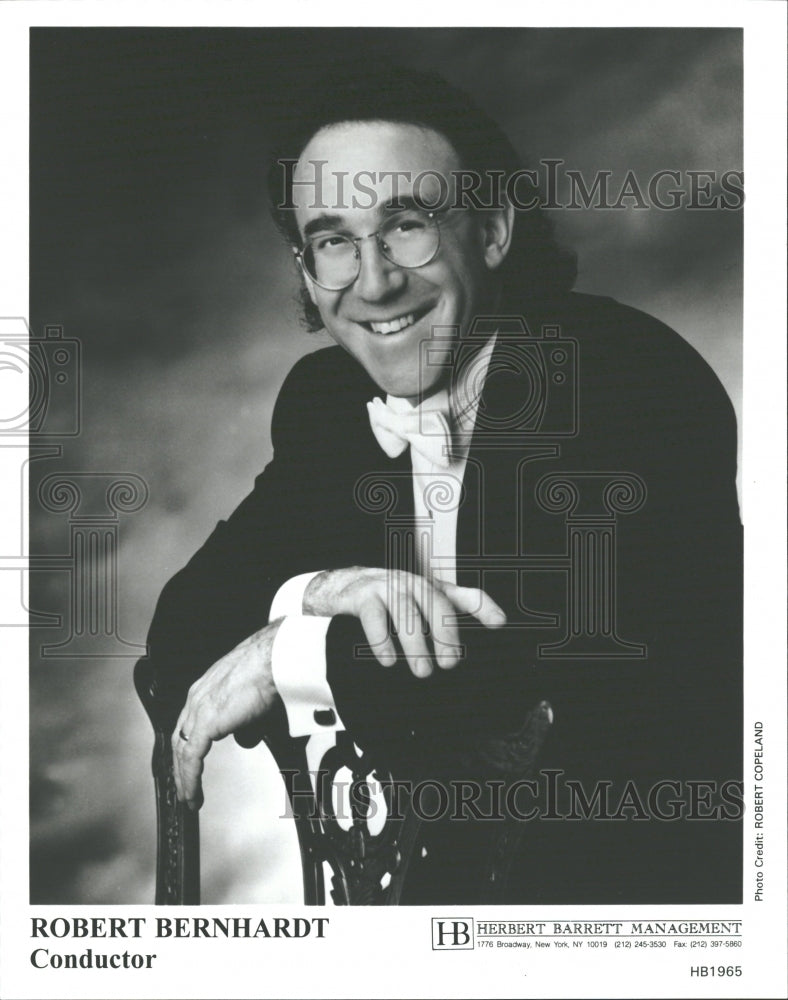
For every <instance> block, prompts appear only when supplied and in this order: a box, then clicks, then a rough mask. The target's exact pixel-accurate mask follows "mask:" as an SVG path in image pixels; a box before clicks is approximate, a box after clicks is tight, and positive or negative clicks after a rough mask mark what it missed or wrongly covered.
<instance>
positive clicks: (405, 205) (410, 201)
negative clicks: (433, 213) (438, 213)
mask: <svg viewBox="0 0 788 1000" xmlns="http://www.w3.org/2000/svg"><path fill="white" fill-rule="evenodd" d="M381 207H382V209H383V211H384V212H385V213H386V214H387V215H391V214H393V213H394V212H410V211H413V210H415V211H417V212H429V211H430V206H429V204H424V203H422V202H419V201H418V199H416V198H414V197H413V195H411V194H397V196H396V197H395V198H388V199H387V200H386V201H384V202H383V204H382V206H381Z"/></svg>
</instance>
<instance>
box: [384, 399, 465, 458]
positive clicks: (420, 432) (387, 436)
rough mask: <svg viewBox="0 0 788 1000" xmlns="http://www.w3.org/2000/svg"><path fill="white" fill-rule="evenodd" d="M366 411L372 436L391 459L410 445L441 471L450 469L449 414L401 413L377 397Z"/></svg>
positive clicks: (419, 410) (435, 411)
mask: <svg viewBox="0 0 788 1000" xmlns="http://www.w3.org/2000/svg"><path fill="white" fill-rule="evenodd" d="M447 402H448V401H447ZM367 410H368V411H369V423H370V426H371V427H372V433H373V434H374V435H375V437H376V438H377V441H378V444H379V445H380V447H381V448H382V449H383V451H385V453H386V454H387V455H388V456H389V458H396V457H397V455H401V454H402V452H403V451H405V449H406V448H407V447H408V445H410V447H411V450H412V451H417V452H418V453H419V454H420V455H422V456H423V457H424V458H426V459H427V461H429V462H432V463H433V464H434V465H437V466H438V467H439V468H441V469H448V467H449V465H451V461H452V447H453V441H452V432H451V426H450V424H449V420H448V416H447V413H444V412H443V411H442V410H437V409H436V410H427V409H421V408H419V407H417V408H416V409H413V410H411V411H410V412H407V413H398V412H397V411H396V410H393V409H392V408H391V407H390V406H389V405H388V404H387V403H384V402H383V400H382V399H380V398H379V397H378V396H376V397H375V398H374V399H373V400H372V402H371V403H367ZM447 412H448V406H447Z"/></svg>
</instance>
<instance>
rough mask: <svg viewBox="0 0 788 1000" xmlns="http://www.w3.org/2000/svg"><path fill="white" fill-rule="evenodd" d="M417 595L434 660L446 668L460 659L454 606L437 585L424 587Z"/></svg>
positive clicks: (452, 665)
mask: <svg viewBox="0 0 788 1000" xmlns="http://www.w3.org/2000/svg"><path fill="white" fill-rule="evenodd" d="M417 595H418V597H417V599H418V600H419V606H420V608H421V612H422V614H423V615H424V617H425V618H426V619H427V621H428V622H429V626H430V634H431V635H432V644H433V647H434V648H435V660H436V661H437V663H438V666H439V667H442V668H443V669H444V670H448V669H449V668H451V667H454V666H456V665H457V663H459V660H460V635H459V631H458V629H457V622H456V621H455V616H454V606H453V605H452V603H451V601H450V600H449V599H448V598H447V597H446V596H445V595H444V593H443V591H441V590H440V589H439V588H437V587H432V586H427V587H424V588H423V589H422V590H421V592H420V593H419V592H417Z"/></svg>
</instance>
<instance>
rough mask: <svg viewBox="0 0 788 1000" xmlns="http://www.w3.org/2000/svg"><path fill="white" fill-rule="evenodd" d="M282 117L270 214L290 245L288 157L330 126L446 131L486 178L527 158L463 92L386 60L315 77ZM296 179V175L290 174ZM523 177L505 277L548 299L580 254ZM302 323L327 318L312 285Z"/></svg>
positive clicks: (563, 284)
mask: <svg viewBox="0 0 788 1000" xmlns="http://www.w3.org/2000/svg"><path fill="white" fill-rule="evenodd" d="M295 107H296V109H297V110H295V111H294V110H293V104H290V105H289V106H288V108H287V112H286V114H283V115H282V120H281V135H280V138H279V140H278V142H277V144H276V151H275V154H274V156H273V157H272V161H271V164H270V168H269V171H268V200H269V208H270V212H271V216H272V218H273V221H274V224H275V225H276V227H277V229H278V230H279V232H280V234H281V235H282V236H283V237H284V239H285V240H286V241H287V243H288V245H289V246H298V245H299V243H300V234H299V232H298V226H297V224H296V220H295V211H294V209H293V208H289V207H283V206H287V205H292V200H291V197H290V196H291V194H292V190H287V189H286V188H287V184H288V179H287V177H286V171H284V170H283V168H282V166H281V161H283V160H290V161H292V160H296V159H298V157H299V156H300V154H301V153H302V152H303V150H304V148H305V147H306V145H307V143H308V142H309V140H310V139H311V138H312V137H313V136H314V135H315V134H316V133H317V132H319V131H320V129H322V128H325V127H326V126H329V125H336V124H339V123H341V122H357V121H379V122H391V123H407V124H413V125H419V126H421V127H423V128H428V129H431V130H432V131H434V132H437V133H438V134H439V135H441V136H443V137H444V138H445V139H446V140H447V141H448V142H449V144H450V145H451V146H452V148H453V149H454V151H455V152H456V153H457V156H458V158H459V161H460V164H461V167H462V169H464V170H470V171H474V172H476V173H477V174H478V175H480V176H482V177H489V176H491V172H492V171H500V172H502V173H500V174H499V176H501V177H510V176H511V175H512V174H513V173H515V172H516V171H521V170H522V169H523V164H522V163H521V161H520V157H519V156H518V154H517V152H516V151H515V149H514V147H513V146H512V144H511V142H510V140H509V138H508V137H507V136H506V134H505V133H504V131H503V129H501V127H500V126H499V125H498V124H497V123H496V122H494V121H493V120H492V119H491V118H490V117H489V116H488V115H487V114H486V113H485V112H484V111H482V110H481V109H480V108H479V107H477V106H476V104H474V103H473V101H472V100H471V98H470V97H469V96H468V95H467V94H465V93H464V92H463V91H461V90H459V89H457V88H456V87H453V86H452V85H451V84H449V83H447V81H446V80H444V79H443V77H441V76H439V75H438V74H437V73H432V72H421V71H416V70H412V69H403V68H395V67H392V66H386V65H379V64H378V65H374V66H369V65H363V64H359V63H356V64H346V65H345V66H343V67H342V68H341V69H336V70H334V71H332V72H331V73H330V74H329V75H328V76H325V77H323V79H322V80H321V81H318V82H311V83H310V84H309V85H308V86H307V87H305V88H304V93H303V96H302V97H299V98H297V99H296V101H295ZM290 179H292V175H291V178H290ZM529 185H530V181H528V180H527V178H526V177H524V176H523V177H521V179H520V183H519V186H518V200H519V201H520V202H521V203H522V204H525V203H526V202H527V201H531V200H533V203H534V207H533V208H529V209H527V210H522V209H518V211H517V213H516V221H515V226H514V232H513V236H512V244H511V247H510V249H509V253H508V255H507V257H506V260H505V261H504V263H503V265H502V266H501V268H500V271H499V274H500V275H501V278H502V280H503V282H504V288H505V289H507V288H511V286H512V285H514V284H515V283H516V285H517V290H518V291H519V293H520V294H524V295H528V296H531V297H543V296H544V295H546V294H547V295H550V294H554V293H556V292H561V291H569V290H570V289H571V288H572V286H573V284H574V282H575V279H576V277H577V266H576V260H575V255H574V254H573V253H572V252H570V251H568V250H566V249H564V248H562V247H560V246H559V245H558V244H557V243H556V241H555V239H554V236H553V225H552V222H551V221H550V220H549V219H548V217H547V216H546V215H545V214H544V212H543V211H542V210H541V209H540V208H539V207H538V192H537V190H536V187H535V186H533V185H531V186H530V190H529ZM301 302H302V308H303V321H304V324H305V326H306V327H307V329H308V330H310V331H317V330H320V329H322V328H323V321H322V319H321V317H320V313H319V311H318V310H317V307H316V306H315V305H314V303H313V302H312V300H311V299H310V298H309V295H308V293H307V291H306V288H305V287H302V290H301Z"/></svg>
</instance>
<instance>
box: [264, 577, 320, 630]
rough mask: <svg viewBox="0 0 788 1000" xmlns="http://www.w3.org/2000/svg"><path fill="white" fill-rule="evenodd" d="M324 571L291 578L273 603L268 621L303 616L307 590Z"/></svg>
mask: <svg viewBox="0 0 788 1000" xmlns="http://www.w3.org/2000/svg"><path fill="white" fill-rule="evenodd" d="M320 572H322V570H316V571H315V572H314V573H301V574H300V575H299V576H291V577H290V579H289V580H286V581H285V582H284V583H283V584H282V586H281V587H280V588H279V590H277V592H276V594H275V595H274V599H273V601H272V603H271V610H270V611H269V612H268V621H269V622H275V621H276V619H277V618H285V617H287V616H288V615H302V614H303V613H304V594H305V593H306V588H307V587H308V586H309V584H310V583H311V582H312V580H314V578H315V577H316V576H317V575H318V573H320Z"/></svg>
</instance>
